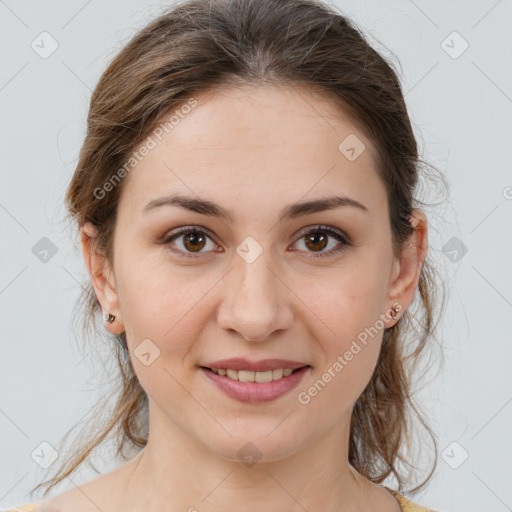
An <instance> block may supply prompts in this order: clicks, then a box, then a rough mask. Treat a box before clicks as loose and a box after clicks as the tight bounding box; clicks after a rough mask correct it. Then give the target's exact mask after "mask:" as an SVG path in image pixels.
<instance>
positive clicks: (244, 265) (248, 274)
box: [217, 251, 294, 341]
mask: <svg viewBox="0 0 512 512" xmlns="http://www.w3.org/2000/svg"><path fill="white" fill-rule="evenodd" d="M268 252H270V251H263V253H262V254H261V255H260V256H259V257H258V258H257V259H256V260H255V261H253V262H251V263H248V262H246V261H244V259H243V258H240V257H238V256H236V258H235V261H234V264H233V268H232V269H231V271H230V272H229V273H228V275H227V276H226V277H225V288H224V289H223V296H224V299H223V300H222V302H221V304H220V305H219V309H218V312H217V322H218V325H219V326H220V327H221V328H222V329H225V330H227V331H232V332H233V331H235V332H237V333H238V334H239V335H241V336H243V337H244V338H245V339H246V340H248V341H265V340H268V339H269V338H270V337H271V336H272V334H273V333H275V332H276V331H282V330H285V329H287V328H288V327H289V326H290V325H291V323H292V321H293V304H292V302H291V297H293V296H294V295H293V293H292V292H291V291H290V290H289V288H288V287H287V283H286V282H285V279H284V275H283V272H282V271H281V272H280V271H279V270H275V269H274V268H275V267H276V265H275V264H273V262H272V261H271V258H270V257H267V256H266V253H268Z"/></svg>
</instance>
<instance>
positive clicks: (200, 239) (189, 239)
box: [183, 231, 206, 252]
mask: <svg viewBox="0 0 512 512" xmlns="http://www.w3.org/2000/svg"><path fill="white" fill-rule="evenodd" d="M205 243H206V237H205V236H204V234H203V233H201V232H200V231H192V232H191V233H190V234H188V235H185V236H184V237H183V245H184V246H185V248H186V249H187V250H189V251H192V252H196V251H200V250H201V249H202V248H203V247H204V246H205Z"/></svg>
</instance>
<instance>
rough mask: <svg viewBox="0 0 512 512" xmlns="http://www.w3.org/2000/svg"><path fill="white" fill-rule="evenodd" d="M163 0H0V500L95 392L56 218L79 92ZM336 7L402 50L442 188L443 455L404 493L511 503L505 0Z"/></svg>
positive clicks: (436, 401)
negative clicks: (38, 252) (455, 256)
mask: <svg viewBox="0 0 512 512" xmlns="http://www.w3.org/2000/svg"><path fill="white" fill-rule="evenodd" d="M164 5H170V3H168V2H167V3H164V2H161V3H159V2H149V1H144V0H129V1H121V0H115V1H110V2H99V1H97V0H96V1H95V0H89V1H84V0H71V1H67V2H56V1H47V2H36V1H34V0H31V1H29V0H18V1H16V0H6V1H1V0H0V40H1V48H2V50H1V52H2V53H1V56H2V57H1V67H0V112H1V115H2V118H1V119H2V122H1V141H2V144H1V149H0V151H1V160H0V161H1V167H0V172H1V183H2V186H1V188H0V230H1V231H0V236H1V248H2V250H1V251H0V314H1V326H2V327H1V336H2V340H1V349H2V350H1V359H0V361H1V366H0V508H8V507H9V506H12V505H14V504H19V503H22V502H26V501H28V500H29V498H28V497H27V495H26V492H27V491H28V490H29V489H30V488H31V487H32V486H33V485H34V483H35V482H36V481H39V479H40V478H41V477H42V476H44V473H43V471H42V470H41V468H39V467H38V466H37V464H36V463H35V462H34V460H33V459H32V458H31V453H32V452H33V450H35V449H36V448H37V447H38V446H39V445H40V443H41V442H44V441H46V442H48V443H50V444H52V445H57V443H58V441H59V439H60V438H61V437H62V436H63V435H64V434H65V433H66V432H67V431H68V430H69V429H70V428H71V427H72V426H73V425H74V424H75V423H76V422H78V421H79V420H80V419H81V418H83V417H84V415H86V414H87V412H88V411H89V408H90V406H91V405H92V404H93V403H95V402H96V400H97V399H98V397H100V396H101V394H102V392H101V388H100V389H99V390H98V389H95V388H94V385H95V382H96V380H95V376H94V375H91V370H90V367H89V366H88V364H86V362H84V360H83V354H82V353H81V352H79V350H77V346H76V343H75V341H74V340H73V334H72V325H71V311H72V307H73V303H74V301H75V300H76V298H77V297H78V292H79V289H80V284H79V283H80V282H81V281H82V280H83V279H84V278H85V277H86V272H85V267H84V265H83V262H82V256H81V252H80V250H79V247H78V245H77V242H78V239H77V238H76V237H74V236H70V232H69V229H68V228H67V227H66V224H65V223H63V222H62V219H63V216H64V213H65V212H64V208H63V202H62V201H63V195H64V191H65V188H66V186H67V184H68V182H69V180H70V177H71V175H72V173H73V170H74V165H75V164H76V161H77V155H78V151H79V148H80V145H81V142H82V140H83V136H84V130H85V119H86V115H87V108H88V102H89V98H90V94H91V90H92V89H93V88H94V86H95V85H96V83H97V80H98V79H99V76H100V74H101V73H102V71H103V70H104V69H105V67H106V65H107V64H108V62H109V61H110V59H111V58H112V57H113V56H114V55H115V53H117V51H118V49H119V48H120V47H121V45H122V44H124V43H125V42H126V41H127V40H128V39H129V37H130V36H131V35H133V34H134V32H135V31H136V30H137V29H138V28H140V27H142V26H143V25H144V24H145V23H146V22H148V21H149V20H150V19H151V18H152V17H153V16H154V15H156V14H158V13H159V12H160V10H161V8H162V6H164ZM336 5H337V6H339V7H340V8H341V9H342V11H343V12H345V13H346V14H348V15H349V16H351V17H352V18H353V19H354V20H355V21H356V23H358V24H359V26H361V27H362V28H363V29H364V30H365V32H366V33H367V34H368V35H369V37H370V42H372V43H373V44H374V45H375V47H376V48H377V49H379V50H381V51H382V52H383V53H384V54H385V55H386V56H388V52H389V51H391V52H392V53H393V54H394V55H395V56H396V57H397V58H398V59H399V61H400V64H401V66H402V75H401V78H402V81H403V84H404V90H405V91H406V102H407V104H408V108H409V112H410V115H411V119H412V122H413V125H414V127H415V130H416V133H417V135H418V138H419V143H420V146H421V150H422V156H423V158H424V159H426V160H428V161H429V162H431V163H432V164H433V165H436V166H437V167H438V168H439V169H440V170H441V171H442V172H443V173H444V174H445V176H446V178H447V180H448V181H449V183H450V187H451V199H450V201H449V202H448V203H447V204H446V205H445V206H444V207H443V208H442V209H438V210H435V211H434V212H433V213H435V215H433V216H432V218H431V220H432V225H431V226H432V229H431V231H430V235H429V243H430V248H431V250H432V253H433V255H434V256H435V257H436V258H437V261H439V264H440V265H442V266H443V267H444V268H445V271H446V272H447V274H448V275H449V276H450V280H449V283H450V284H449V287H450V288H451V296H450V302H449V304H448V307H447V311H446V316H445V320H444V323H443V327H442V335H443V340H442V342H443V343H444V346H445V355H446V362H445V366H444V370H443V372H442V374H441V375H439V377H438V378H437V379H436V380H435V381H434V382H433V383H431V384H429V385H428V387H427V388H426V389H425V390H424V391H423V392H422V396H423V397H424V401H425V402H424V403H425V404H426V407H428V409H429V410H430V411H431V412H432V414H433V417H434V420H435V423H434V427H435V428H436V429H437V433H438V437H439V439H440V446H439V451H440V457H441V459H440V462H439V467H438V470H437V473H436V476H435V479H434V480H433V482H432V484H431V485H430V487H429V488H428V489H427V490H426V491H424V492H423V493H421V494H419V495H418V496H416V498H415V501H418V502H420V503H424V504H425V505H428V506H430V507H432V508H434V509H437V510H438V511H440V512H441V511H461V512H462V511H464V512H476V511H479V512H480V511H482V510H492V511H493V512H501V511H507V510H512V486H511V485H510V481H511V477H512V471H511V469H510V460H511V459H512V443H511V431H512V429H511V424H512V422H511V419H512V404H511V401H512V377H511V372H510V361H511V360H512V357H511V356H512V343H511V336H510V328H509V325H508V322H509V321H510V318H511V313H512V272H511V270H510V264H511V261H512V260H511V256H510V255H511V253H512V237H511V228H510V224H511V223H510V221H511V218H512V171H511V165H510V146H511V145H510V135H511V134H512V130H511V128H512V83H511V78H512V71H511V64H510V62H511V55H512V32H511V30H510V25H511V21H512V1H510V0H500V1H496V0H482V1H475V0H473V1H440V0H436V1H426V0H416V1H412V0H398V1H393V2H391V1H387V2H382V1H377V0H373V1H368V0H367V1H355V0H353V1H344V2H336ZM43 31H47V32H49V33H50V34H51V36H52V37H53V38H54V39H55V40H56V41H57V42H58V48H57V50H56V51H55V52H54V53H53V54H52V55H51V56H49V57H48V58H47V59H43V58H41V57H40V55H39V54H38V53H36V52H35V51H34V50H33V49H32V47H31V43H32V41H34V40H36V42H37V40H38V39H37V38H38V36H39V34H40V33H41V32H43ZM454 31H456V32H458V33H459V34H460V37H462V38H463V39H464V40H465V41H467V43H468V44H469V47H468V49H467V50H466V51H465V52H464V53H462V54H461V55H460V56H458V57H457V58H453V57H454V55H455V53H456V52H458V51H459V50H460V49H461V48H462V46H461V45H462V44H463V40H462V39H460V38H459V36H457V35H456V36H453V35H451V36H450V34H452V32H454ZM448 36H450V37H448ZM454 37H455V38H454ZM447 38H448V39H447ZM443 41H445V43H443ZM381 45H383V46H381ZM449 46H451V47H452V48H451V49H450V48H448V47H449ZM46 48H48V46H46ZM447 51H448V52H451V53H452V55H451V56H450V55H449V53H447ZM391 60H392V62H396V60H395V58H394V57H391ZM433 198H434V199H435V194H434V197H433ZM427 213H428V212H427ZM43 237H48V238H49V239H50V240H51V241H52V242H53V244H55V246H56V247H57V253H56V254H55V255H54V256H53V257H51V258H50V259H49V260H48V261H47V262H46V263H44V262H42V261H40V259H38V258H37V257H36V256H35V255H34V253H33V252H32V248H33V247H34V246H35V245H36V244H37V243H38V242H39V241H40V239H41V238H43ZM452 237H456V238H457V239H458V240H459V241H460V242H462V243H463V244H464V245H465V246H466V247H467V253H466V254H465V255H464V256H463V257H462V258H461V259H460V260H459V261H457V262H452V261H451V260H450V259H449V258H448V256H447V254H445V253H446V252H447V251H446V250H443V248H445V247H446V244H447V243H448V242H449V241H450V240H451V239H452ZM460 242H458V243H460ZM447 282H448V281H447ZM100 348H101V345H100V342H98V346H96V347H90V350H91V351H94V350H98V349H100ZM454 442H456V443H458V444H455V445H451V443H454ZM466 452H467V454H468V455H469V457H468V458H467V460H465V461H464V462H463V463H462V464H461V465H460V466H459V467H458V468H457V469H454V468H453V466H456V465H458V464H460V462H461V460H462V458H463V456H464V454H465V453H466ZM101 469H102V471H106V470H107V469H110V467H109V468H107V467H106V466H104V467H102V468H101ZM95 476H96V475H95V474H94V473H85V474H83V476H82V478H83V480H81V479H80V478H78V477H76V476H75V477H73V482H75V483H77V484H79V483H82V482H83V481H86V480H88V479H90V478H93V477H95ZM72 487H73V483H72V482H67V483H66V485H65V486H61V487H60V488H58V492H59V493H60V492H63V491H64V490H65V489H67V488H72Z"/></svg>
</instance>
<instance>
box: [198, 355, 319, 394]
mask: <svg viewBox="0 0 512 512" xmlns="http://www.w3.org/2000/svg"><path fill="white" fill-rule="evenodd" d="M311 368H312V367H311V366H310V365H304V366H301V367H300V368H293V369H292V368H275V369H272V370H266V371H264V372H253V371H248V370H233V369H228V368H226V369H223V368H211V367H209V366H200V367H199V370H200V371H201V372H202V373H203V374H204V375H205V377H207V380H208V381H209V382H210V383H212V384H213V385H214V386H215V387H216V388H217V389H219V390H220V391H221V392H223V393H224V394H225V395H227V396H228V397H230V398H231V399H235V400H237V401H240V402H246V403H252V404H256V403H261V402H269V401H272V400H276V399H277V398H279V397H281V396H283V395H286V394H288V393H289V392H290V391H291V390H292V389H294V388H295V387H297V386H298V385H299V383H300V381H301V380H302V379H303V378H304V376H305V375H306V373H307V372H308V371H309V370H310V369H311ZM224 372H225V375H222V373H224ZM285 372H286V375H285Z"/></svg>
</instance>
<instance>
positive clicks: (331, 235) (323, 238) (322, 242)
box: [299, 226, 351, 258]
mask: <svg viewBox="0 0 512 512" xmlns="http://www.w3.org/2000/svg"><path fill="white" fill-rule="evenodd" d="M330 239H334V240H337V241H338V244H334V248H331V249H330V250H328V251H324V249H325V248H326V247H327V246H328V245H329V240H330ZM302 240H304V245H305V246H306V252H309V253H311V257H313V258H322V257H327V256H333V255H334V254H336V253H339V252H340V251H343V250H344V249H346V248H347V247H349V246H350V245H351V243H350V240H349V238H348V237H347V236H344V235H343V234H342V233H341V232H338V231H337V230H336V231H335V230H334V229H332V228H330V227H328V226H316V227H314V228H313V229H309V230H307V231H304V232H303V233H302V236H301V238H300V239H299V241H302ZM315 253H316V254H315Z"/></svg>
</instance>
